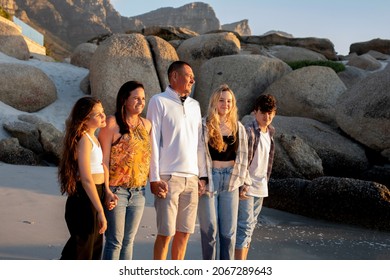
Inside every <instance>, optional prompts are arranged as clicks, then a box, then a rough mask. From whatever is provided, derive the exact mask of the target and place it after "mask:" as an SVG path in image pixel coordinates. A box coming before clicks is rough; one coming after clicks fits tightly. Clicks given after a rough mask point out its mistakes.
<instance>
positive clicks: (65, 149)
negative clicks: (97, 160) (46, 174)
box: [58, 96, 101, 195]
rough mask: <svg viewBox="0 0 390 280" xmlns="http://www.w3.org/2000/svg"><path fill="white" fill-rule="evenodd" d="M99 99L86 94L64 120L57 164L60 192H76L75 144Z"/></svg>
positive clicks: (76, 165) (76, 157) (76, 166)
mask: <svg viewBox="0 0 390 280" xmlns="http://www.w3.org/2000/svg"><path fill="white" fill-rule="evenodd" d="M99 103H100V104H101V102H100V100H99V99H97V98H95V97H91V96H86V97H82V98H80V99H79V100H77V102H76V103H75V105H74V106H73V109H72V111H71V113H70V115H69V117H68V119H67V120H66V129H65V137H64V140H63V146H62V153H61V159H60V162H59V165H58V180H59V183H60V187H61V194H65V193H67V194H68V195H72V194H74V193H75V192H76V182H77V181H78V180H79V166H78V162H77V160H78V154H77V144H78V142H79V140H80V138H81V136H82V135H83V133H85V131H86V128H87V126H86V122H87V121H88V119H89V117H90V116H89V115H90V113H91V111H92V110H93V107H94V106H95V105H96V104H99Z"/></svg>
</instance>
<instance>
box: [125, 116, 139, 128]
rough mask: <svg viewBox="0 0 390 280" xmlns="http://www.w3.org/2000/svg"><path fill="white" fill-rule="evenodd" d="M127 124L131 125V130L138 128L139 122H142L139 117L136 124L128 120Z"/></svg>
mask: <svg viewBox="0 0 390 280" xmlns="http://www.w3.org/2000/svg"><path fill="white" fill-rule="evenodd" d="M126 122H127V124H128V125H129V128H130V129H134V128H136V127H137V126H138V125H139V122H140V118H139V116H138V117H137V120H136V121H135V122H133V123H132V122H131V119H128V120H126Z"/></svg>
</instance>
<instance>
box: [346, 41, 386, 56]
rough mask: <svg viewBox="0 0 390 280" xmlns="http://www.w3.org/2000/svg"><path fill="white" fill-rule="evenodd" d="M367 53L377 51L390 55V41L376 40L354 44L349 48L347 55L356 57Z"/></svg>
mask: <svg viewBox="0 0 390 280" xmlns="http://www.w3.org/2000/svg"><path fill="white" fill-rule="evenodd" d="M369 51H377V52H381V53H383V54H389V55H390V40H386V39H379V38H377V39H373V40H370V41H366V42H359V43H354V44H351V46H350V47H349V53H357V54H358V55H361V54H365V53H367V52H369Z"/></svg>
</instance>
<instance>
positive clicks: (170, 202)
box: [154, 175, 199, 236]
mask: <svg viewBox="0 0 390 280" xmlns="http://www.w3.org/2000/svg"><path fill="white" fill-rule="evenodd" d="M160 177H161V180H163V181H165V182H167V183H168V193H167V196H166V198H159V197H157V196H155V200H154V207H155V208H156V218H157V231H158V234H159V235H163V236H173V235H175V233H176V231H180V232H184V233H193V232H194V230H195V221H196V214H197V210H198V180H199V179H198V177H197V176H192V177H178V176H173V175H162V176H160Z"/></svg>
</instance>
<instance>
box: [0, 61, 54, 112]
mask: <svg viewBox="0 0 390 280" xmlns="http://www.w3.org/2000/svg"><path fill="white" fill-rule="evenodd" d="M0 84H1V85H2V86H1V88H0V100H1V101H2V102H4V103H6V104H8V105H9V106H12V107H14V108H16V109H18V110H20V111H24V112H36V111H38V110H40V109H42V108H44V107H46V106H48V105H49V104H51V103H52V102H54V101H55V100H56V99H57V89H56V87H55V85H54V83H53V81H52V80H51V79H50V78H49V77H48V76H47V75H46V74H45V73H44V72H43V71H42V70H40V69H38V68H36V67H34V66H30V65H22V64H19V63H0Z"/></svg>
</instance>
